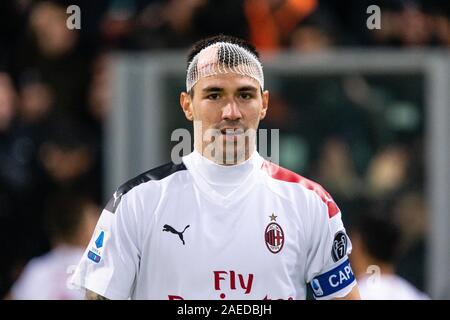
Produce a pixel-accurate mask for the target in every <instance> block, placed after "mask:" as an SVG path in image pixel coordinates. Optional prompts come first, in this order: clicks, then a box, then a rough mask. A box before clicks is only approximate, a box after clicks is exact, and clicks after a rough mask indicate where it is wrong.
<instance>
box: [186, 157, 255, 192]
mask: <svg viewBox="0 0 450 320" xmlns="http://www.w3.org/2000/svg"><path fill="white" fill-rule="evenodd" d="M259 158H260V156H259V155H258V153H257V152H253V153H252V155H251V156H250V158H249V159H247V160H245V161H244V162H242V163H239V164H237V165H231V166H224V165H219V164H217V163H215V162H213V161H211V160H209V159H208V158H206V157H204V156H202V155H201V154H200V153H199V152H198V151H197V150H195V149H194V151H193V152H192V157H191V158H190V161H189V164H190V167H191V168H192V169H194V170H195V171H196V173H198V176H199V177H200V178H201V179H202V180H203V181H204V182H205V183H206V184H207V185H208V186H209V187H210V188H212V189H213V190H214V191H215V192H217V193H219V194H221V195H222V196H227V195H228V194H230V193H231V192H232V191H233V190H234V189H236V188H237V187H238V186H240V185H242V184H243V183H245V181H246V180H247V178H248V177H249V175H250V174H251V173H252V172H253V171H254V170H255V169H257V170H259V169H260V166H261V161H260V159H259Z"/></svg>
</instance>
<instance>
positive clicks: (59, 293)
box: [11, 245, 85, 300]
mask: <svg viewBox="0 0 450 320" xmlns="http://www.w3.org/2000/svg"><path fill="white" fill-rule="evenodd" d="M83 251H84V248H82V247H81V248H80V247H73V246H69V245H59V246H58V247H56V248H54V249H53V250H51V251H50V252H48V253H46V254H44V255H42V256H40V257H36V258H33V259H31V261H30V262H29V263H28V264H27V265H26V267H25V269H24V271H23V272H22V274H21V275H20V277H19V279H18V280H17V281H16V282H15V283H14V285H13V286H12V288H11V295H12V298H13V299H16V300H82V299H84V296H85V292H84V290H81V289H76V288H74V287H73V286H72V285H71V284H70V282H69V280H70V275H71V274H72V273H73V272H74V271H75V268H76V266H77V263H78V262H79V261H80V258H81V257H82V255H83Z"/></svg>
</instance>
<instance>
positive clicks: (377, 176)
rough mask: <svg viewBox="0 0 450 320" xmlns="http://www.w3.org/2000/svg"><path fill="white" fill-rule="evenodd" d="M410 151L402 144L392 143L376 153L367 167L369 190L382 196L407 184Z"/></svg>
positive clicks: (377, 196) (375, 194)
mask: <svg viewBox="0 0 450 320" xmlns="http://www.w3.org/2000/svg"><path fill="white" fill-rule="evenodd" d="M408 160H409V158H408V153H407V151H406V150H405V148H403V147H401V146H396V145H391V146H388V147H386V148H385V149H384V150H383V151H381V152H379V153H378V154H376V155H375V156H374V157H373V158H372V160H371V162H370V164H369V167H368V169H367V176H366V179H367V192H368V193H369V194H370V195H371V197H375V198H381V197H383V196H386V195H388V194H389V193H392V192H395V191H397V190H399V189H400V188H401V187H402V186H404V185H405V184H406V182H407V181H406V179H407V175H408V171H407V170H408V168H409V166H408Z"/></svg>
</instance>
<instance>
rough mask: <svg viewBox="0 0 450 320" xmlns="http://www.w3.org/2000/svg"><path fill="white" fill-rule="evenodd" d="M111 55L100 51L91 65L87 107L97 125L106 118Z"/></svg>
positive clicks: (108, 105)
mask: <svg viewBox="0 0 450 320" xmlns="http://www.w3.org/2000/svg"><path fill="white" fill-rule="evenodd" d="M110 60H111V56H110V54H109V53H107V52H102V53H100V54H99V55H98V56H97V57H96V58H95V60H94V62H93V66H92V79H91V83H90V87H89V92H88V108H89V113H90V115H91V117H92V119H93V120H95V121H96V122H97V124H98V125H101V124H102V123H103V120H104V119H105V118H106V116H107V114H108V112H109V109H108V108H109V107H110V105H111V104H110V99H111V81H110V80H111V75H110V72H109V70H110V69H109V67H110V63H111V61H110Z"/></svg>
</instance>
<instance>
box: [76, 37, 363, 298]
mask: <svg viewBox="0 0 450 320" xmlns="http://www.w3.org/2000/svg"><path fill="white" fill-rule="evenodd" d="M180 104H181V107H182V110H183V112H184V114H185V116H186V118H187V119H188V120H190V121H193V122H194V151H193V152H192V153H191V154H189V155H187V156H184V157H183V158H182V163H181V164H175V163H168V164H166V165H163V166H160V167H157V168H155V169H152V170H150V171H147V172H145V173H143V174H141V175H139V176H137V177H136V178H134V179H132V180H130V181H128V182H126V183H125V184H123V185H122V186H120V187H119V188H118V189H117V190H116V192H115V193H114V195H113V197H112V199H111V200H110V201H109V203H108V204H107V206H106V208H105V209H104V210H103V212H102V214H101V217H100V219H99V222H98V224H97V227H96V230H95V232H94V235H93V237H92V240H91V243H90V244H89V246H88V248H87V249H86V252H85V254H84V256H83V258H82V260H81V262H80V264H79V266H78V268H77V270H76V272H75V274H74V277H73V282H74V283H75V284H76V285H79V286H81V287H84V288H86V289H87V290H88V291H87V297H88V298H92V299H103V298H107V299H129V298H131V299H171V300H176V299H179V300H181V299H253V300H259V299H261V300H262V299H305V298H306V291H307V284H310V285H311V288H312V291H313V293H314V296H315V298H316V299H332V298H344V299H359V293H358V289H357V285H356V280H355V277H354V275H353V272H352V269H351V267H350V264H349V260H348V254H349V253H350V252H351V243H350V240H349V238H348V237H347V234H346V232H345V228H344V226H343V224H342V220H341V212H340V210H339V208H338V207H337V205H336V204H335V203H334V201H333V199H332V198H331V196H330V195H329V194H328V193H327V192H326V191H325V190H324V189H323V188H322V187H321V186H320V185H318V184H316V183H314V182H312V181H310V180H307V179H305V178H303V177H301V176H299V175H297V174H295V173H293V172H291V171H289V170H286V169H283V168H281V167H279V166H277V165H275V164H273V163H270V162H268V161H266V160H264V159H263V158H262V157H261V156H260V155H259V154H258V152H257V151H256V143H255V132H256V130H257V128H258V124H259V121H260V120H261V119H263V118H264V117H265V115H266V111H267V108H268V104H269V92H268V91H267V90H265V89H264V76H263V70H262V66H261V62H260V60H259V57H258V53H257V52H256V50H255V49H254V47H253V46H252V45H250V44H248V43H246V42H245V41H243V40H240V39H236V38H233V37H229V36H216V37H212V38H208V39H205V40H202V41H200V42H198V43H196V44H195V45H194V46H193V48H192V50H191V52H190V53H189V57H188V68H187V76H186V92H182V93H181V95H180Z"/></svg>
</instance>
